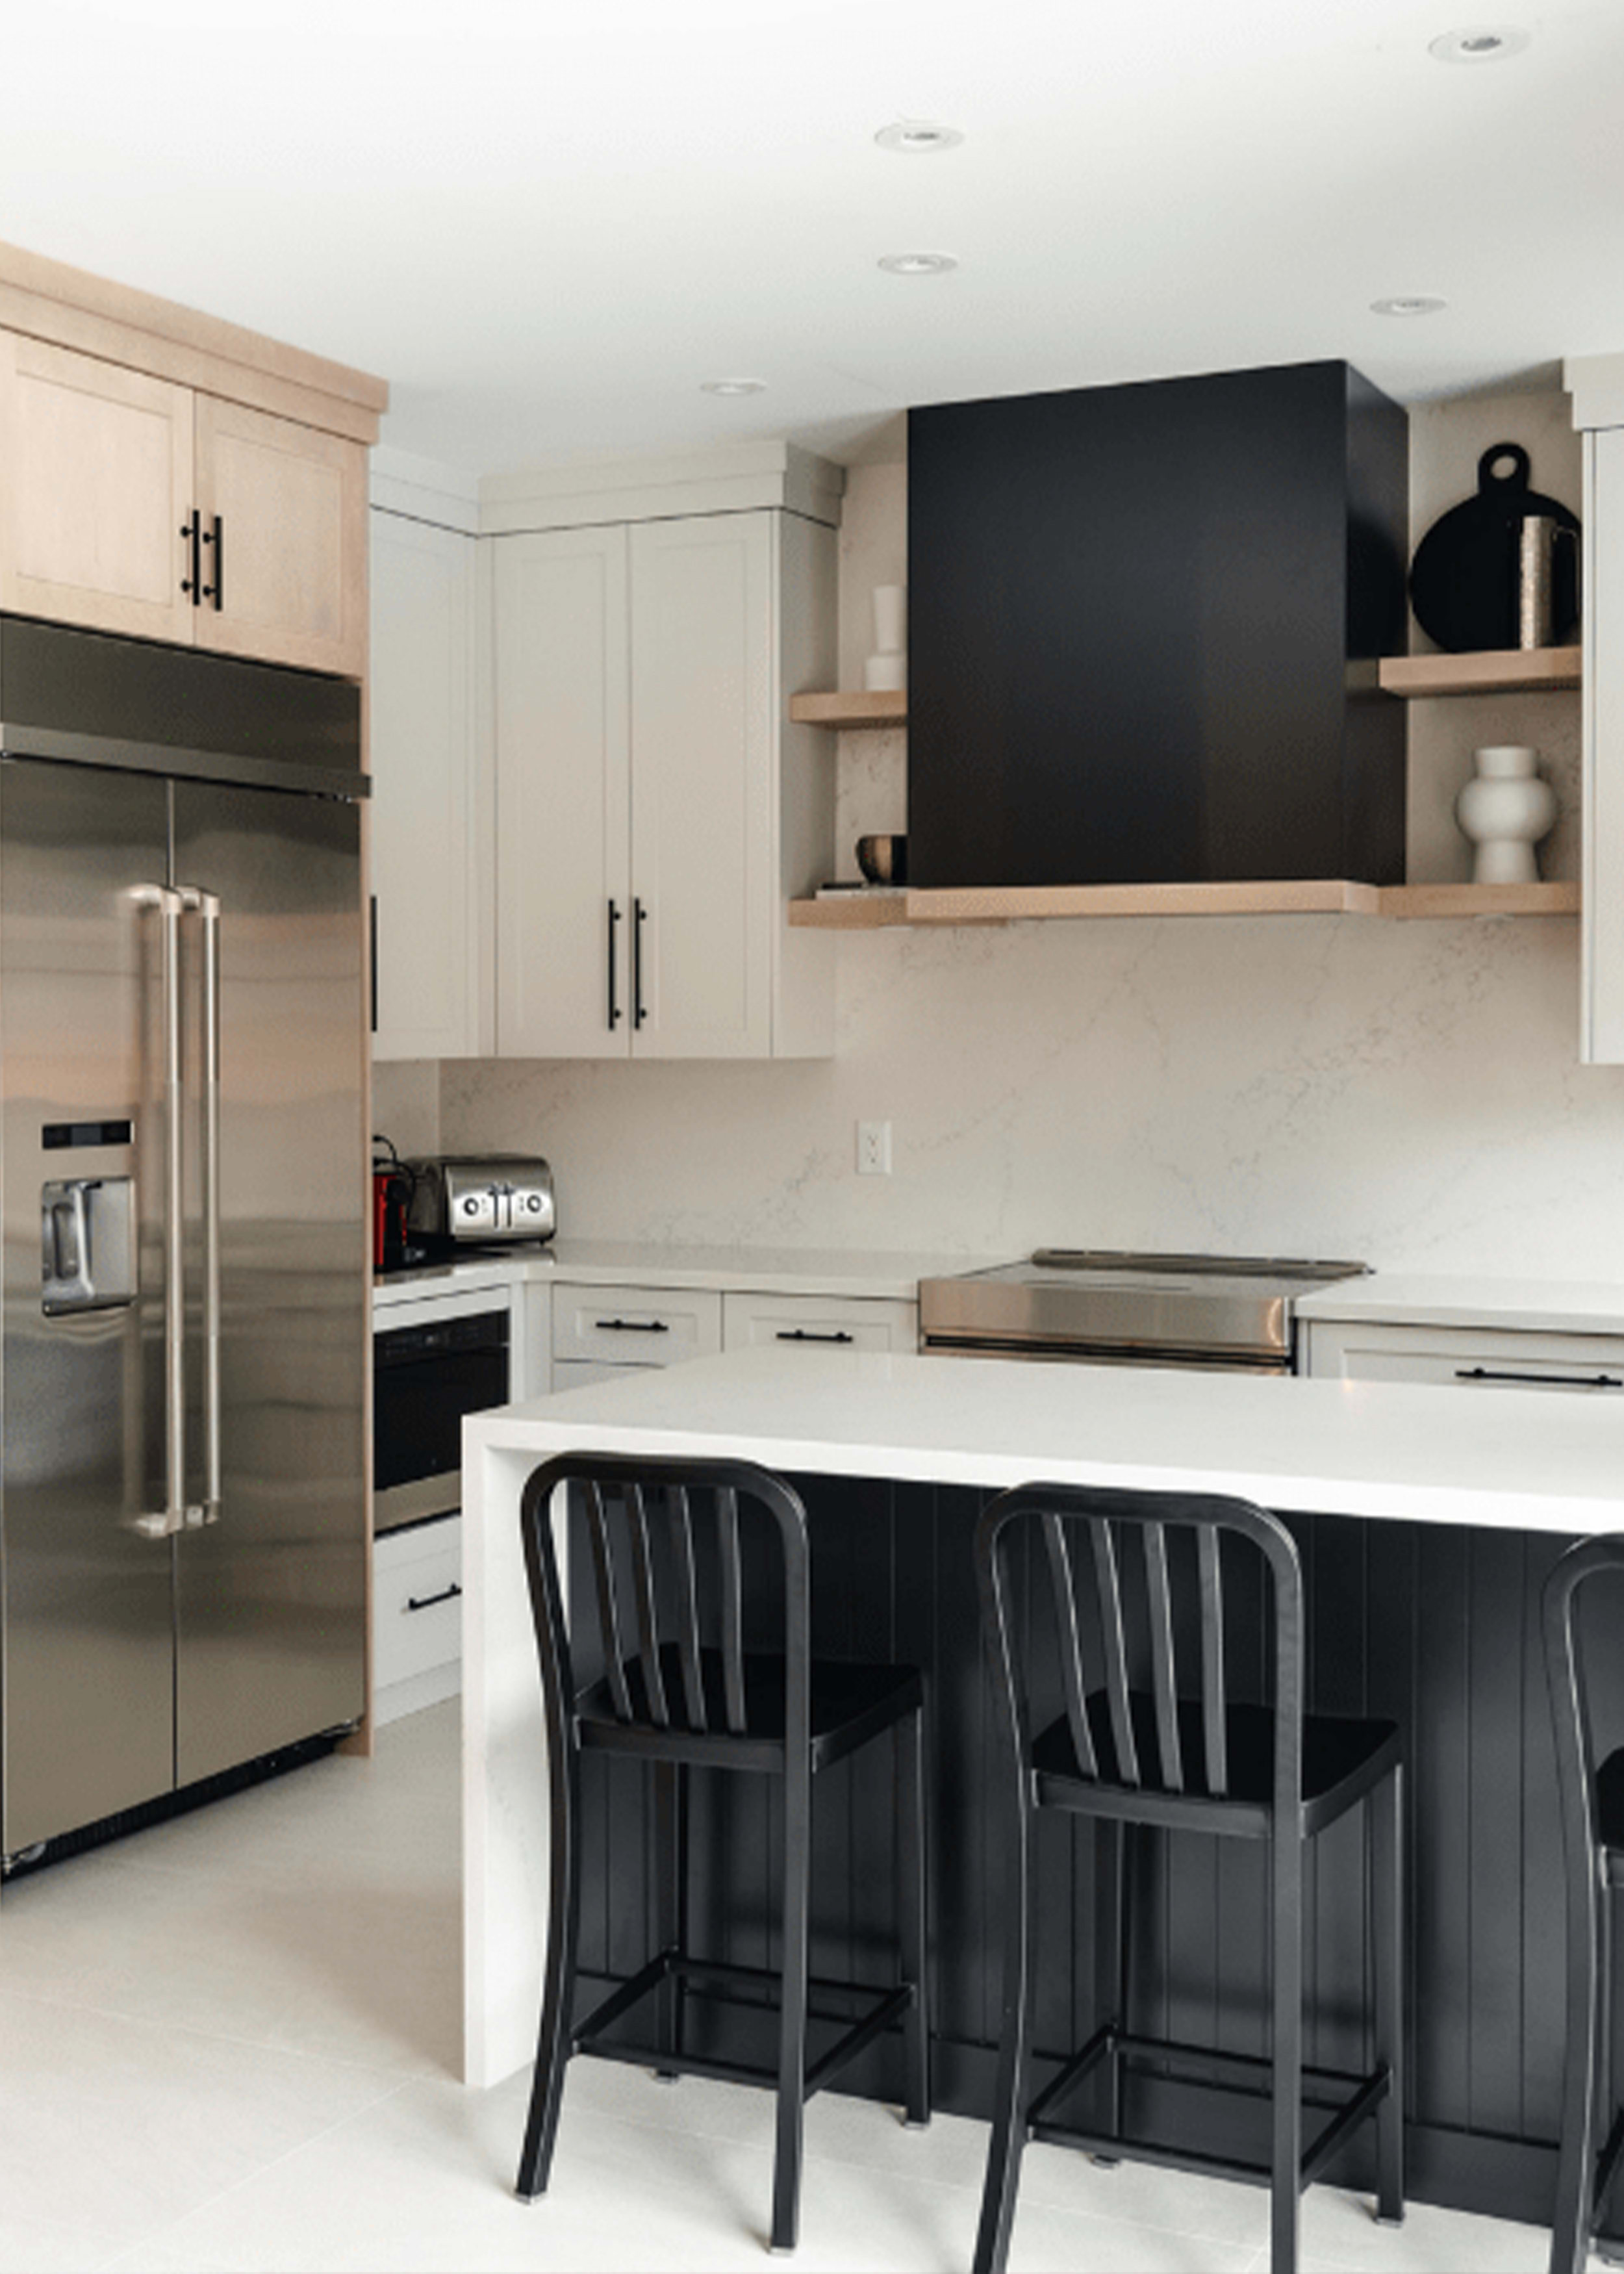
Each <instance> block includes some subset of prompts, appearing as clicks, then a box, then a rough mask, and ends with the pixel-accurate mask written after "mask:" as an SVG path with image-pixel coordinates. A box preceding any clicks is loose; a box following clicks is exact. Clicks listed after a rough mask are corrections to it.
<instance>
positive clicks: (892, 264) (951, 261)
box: [880, 252, 959, 276]
mask: <svg viewBox="0 0 1624 2274" xmlns="http://www.w3.org/2000/svg"><path fill="white" fill-rule="evenodd" d="M958 266H959V263H958V261H957V260H956V259H955V258H954V256H953V255H952V254H951V252H888V253H887V254H886V255H885V256H884V258H883V260H882V261H881V262H880V267H882V268H883V270H884V271H885V273H886V275H888V276H945V275H946V274H947V272H948V270H949V269H950V268H957V267H958Z"/></svg>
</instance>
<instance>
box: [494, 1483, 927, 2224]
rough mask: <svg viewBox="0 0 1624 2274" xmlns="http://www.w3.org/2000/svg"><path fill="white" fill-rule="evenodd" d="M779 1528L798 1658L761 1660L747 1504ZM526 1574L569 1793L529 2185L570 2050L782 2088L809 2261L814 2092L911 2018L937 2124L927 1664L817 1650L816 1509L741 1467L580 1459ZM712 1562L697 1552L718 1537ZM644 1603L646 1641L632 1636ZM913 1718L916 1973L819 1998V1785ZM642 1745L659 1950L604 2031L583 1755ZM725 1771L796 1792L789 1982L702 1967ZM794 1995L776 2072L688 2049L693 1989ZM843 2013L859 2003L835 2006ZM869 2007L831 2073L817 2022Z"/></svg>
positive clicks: (794, 2202) (906, 1785) (606, 2005)
mask: <svg viewBox="0 0 1624 2274" xmlns="http://www.w3.org/2000/svg"><path fill="white" fill-rule="evenodd" d="M560 1485H571V1486H575V1487H579V1488H580V1499H581V1502H582V1503H583V1506H584V1510H585V1516H586V1526H587V1532H588V1536H589V1538H590V1547H591V1556H592V1565H593V1573H594V1578H595V1583H596V1585H595V1598H596V1606H597V1617H598V1639H599V1641H600V1643H601V1645H602V1650H603V1658H604V1663H605V1674H604V1676H603V1678H602V1679H601V1680H600V1681H598V1682H596V1683H591V1684H590V1685H589V1686H587V1687H586V1688H584V1689H583V1690H580V1691H579V1692H577V1690H576V1687H575V1675H574V1672H573V1670H572V1666H571V1659H570V1644H569V1633H568V1620H567V1617H566V1613H565V1606H564V1600H563V1596H562V1593H561V1591H560V1585H559V1571H558V1561H557V1557H556V1555H555V1553H554V1548H553V1526H552V1521H551V1514H550V1504H551V1502H552V1499H553V1492H554V1489H555V1488H556V1487H558V1486H560ZM741 1501H743V1502H757V1503H759V1505H760V1506H761V1507H762V1508H763V1509H764V1510H766V1511H767V1513H768V1515H769V1516H770V1517H771V1518H772V1519H773V1522H774V1525H775V1527H776V1534H777V1540H778V1549H779V1555H780V1558H781V1573H782V1586H783V1595H782V1600H783V1631H784V1647H783V1650H782V1653H778V1652H774V1653H770V1654H768V1653H759V1652H753V1651H748V1650H747V1649H746V1648H745V1638H744V1615H743V1579H742V1565H741V1554H740V1518H741V1508H740V1503H741ZM521 1520H522V1523H523V1533H524V1560H525V1569H526V1571H527V1572H528V1575H529V1578H530V1601H531V1607H532V1608H533V1610H534V1613H535V1618H536V1632H537V1638H538V1647H539V1651H540V1658H541V1686H542V1699H543V1706H544V1708H545V1716H546V1727H547V1755H548V1766H549V1773H550V1781H551V1795H552V1842H553V1855H552V1874H551V1878H552V1906H551V1916H550V1919H549V1924H548V1929H547V1953H546V1967H545V1981H544V1985H543V2000H542V2015H541V2035H540V2040H539V2044H538V2050H537V2059H536V2082H535V2087H534V2090H533V2091H532V2093H531V2096H530V2120H529V2124H528V2126H527V2127H526V2130H525V2135H524V2147H523V2153H522V2155H521V2157H520V2160H519V2176H518V2188H517V2191H518V2193H519V2195H521V2196H523V2198H524V2199H525V2200H526V2201H530V2200H533V2199H534V2198H535V2197H536V2196H537V2195H540V2194H541V2193H543V2192H544V2191H545V2187H546V2184H547V2179H548V2174H549V2172H550V2171H551V2168H552V2163H553V2144H554V2142H555V2139H556V2137H557V2132H558V2120H559V2109H560V2104H561V2101H562V2097H563V2089H564V2069H565V2066H566V2064H567V2063H568V2059H569V2058H570V2055H571V2054H572V2053H576V2052H593V2053H598V2054H603V2055H606V2056H608V2057H609V2058H611V2059H617V2060H634V2061H636V2062H638V2063H639V2064H640V2065H641V2066H643V2067H653V2068H655V2069H656V2070H657V2071H658V2073H659V2074H662V2075H671V2076H674V2075H676V2074H679V2073H686V2074H697V2075H701V2076H719V2077H725V2078H728V2079H730V2080H733V2081H734V2082H750V2083H763V2084H773V2085H776V2087H777V2090H778V2151H777V2157H776V2162H775V2167H774V2176H773V2195H772V2248H773V2249H775V2250H790V2249H793V2248H794V2244H795V2239H796V2232H797V2226H798V2222H799V2218H800V2200H801V2131H802V2111H803V2108H804V2106H805V2104H806V2102H807V2101H808V2099H809V2098H810V2097H811V2096H812V2095H813V2094H814V2093H815V2092H816V2091H818V2090H821V2088H822V2087H823V2085H825V2084H827V2083H828V2082H830V2080H831V2077H833V2076H834V2075H835V2074H837V2073H838V2071H839V2070H840V2069H841V2068H843V2067H845V2066H846V2063H847V2062H848V2061H850V2060H852V2059H853V2058H854V2057H855V2056H856V2055H857V2054H858V2053H859V2052H861V2051H862V2050H863V2048H864V2047H865V2046H866V2045H868V2044H871V2043H872V2042H873V2040H874V2039H875V2038H876V2037H878V2036H879V2035H880V2033H881V2032H882V2031H883V2030H884V2029H889V2028H890V2027H891V2024H892V2023H893V2022H900V2024H901V2027H902V2033H903V2037H904V2045H905V2055H906V2095H907V2107H906V2121H907V2122H908V2123H909V2124H910V2125H922V2124H925V2123H928V2122H929V2116H930V2072H929V2012H928V2008H927V2002H926V1985H925V1854H926V1849H925V1781H924V1683H923V1678H922V1676H921V1674H920V1673H919V1671H918V1669H917V1668H914V1667H909V1666H873V1665H851V1664H846V1663H845V1662H837V1661H833V1660H818V1659H814V1658H813V1656H812V1654H811V1643H810V1605H811V1588H810V1567H809V1557H808V1540H807V1519H806V1510H805V1509H804V1508H803V1507H802V1505H801V1500H800V1498H799V1497H798V1495H796V1494H795V1493H794V1492H793V1491H792V1490H791V1488H790V1487H789V1486H788V1485H787V1484H786V1483H785V1482H784V1480H782V1478H779V1477H776V1476H773V1475H772V1474H771V1473H770V1472H768V1471H767V1470H765V1469H761V1468H756V1467H752V1466H750V1465H747V1464H745V1463H743V1462H739V1461H726V1462H715V1461H710V1462H707V1461H682V1460H653V1459H649V1460H635V1461H634V1460H626V1459H621V1458H619V1457H614V1456H611V1455H607V1454H602V1455H600V1454H596V1453H570V1454H566V1455H565V1456H563V1457H561V1458H560V1459H557V1460H552V1461H547V1462H545V1463H544V1464H543V1465H541V1466H540V1467H539V1468H538V1469H536V1470H534V1471H533V1472H531V1474H530V1479H529V1480H528V1481H527V1483H526V1485H525V1487H524V1492H523V1499H522V1502H521ZM702 1525H703V1526H708V1527H709V1530H710V1535H711V1536H710V1540H709V1543H708V1544H709V1546H710V1547H711V1548H712V1549H713V1551H714V1552H713V1553H711V1554H696V1553H695V1542H696V1535H697V1534H698V1532H699V1530H700V1527H701V1526H702ZM623 1588H624V1589H626V1590H628V1592H629V1595H630V1600H631V1607H632V1634H633V1637H634V1639H632V1640H631V1641H630V1642H629V1643H628V1639H627V1637H626V1633H625V1630H624V1629H623V1625H622V1617H621V1609H620V1601H621V1591H622V1589H623ZM897 1725H902V1726H899V1727H898V1793H899V1809H898V1814H899V1818H900V1822H899V1826H898V1831H899V1835H900V1836H899V1841H898V1862H899V1878H900V1883H901V1884H900V1887H899V1890H898V1893H899V1914H900V1917H899V1929H900V1931H899V1936H898V1941H899V1945H900V1967H899V1972H900V1977H901V1978H900V1980H899V1981H898V1984H896V1986H895V1987H893V1988H891V1989H889V1990H881V1989H876V1988H874V1987H872V1986H870V1985H865V1984H852V1983H834V1982H815V1983H812V1984H810V1985H809V1986H810V1989H811V1991H812V1992H813V1993H815V1994H816V1999H817V2004H816V2007H810V2008H809V2006H808V1949H807V1944H808V1879H809V1866H810V1858H811V1841H812V1782H813V1779H814V1777H815V1776H816V1774H817V1773H818V1772H819V1771H820V1770H823V1769H826V1768H831V1767H832V1766H833V1765H834V1764H835V1763H836V1762H837V1761H839V1760H843V1759H845V1758H846V1755H847V1754H848V1753H852V1752H854V1751H856V1750H857V1749H858V1747H859V1746H861V1745H865V1744H867V1743H868V1742H869V1740H870V1739H871V1738H874V1737H876V1736H880V1735H881V1734H882V1733H883V1731H884V1730H886V1729H889V1728H892V1727H893V1726H897ZM593 1748H596V1749H599V1750H601V1751H605V1752H612V1753H620V1754H622V1755H627V1754H629V1755H631V1756H633V1757H635V1758H639V1759H643V1760H647V1761H651V1762H653V1763H654V1764H655V1765H656V1773H657V1777H658V1781H659V1794H658V1797H659V1801H660V1806H659V1811H658V1814H659V1818H660V1820H661V1825H662V1831H663V1834H664V1837H663V1841H662V1844H663V1847H664V1850H665V1852H664V1855H663V1856H662V1859H661V1867H660V1869H661V1900H660V1930H659V1932H660V1942H661V1947H660V1948H659V1949H658V1951H657V1952H656V1953H655V1954H654V1955H653V1957H652V1958H651V1959H650V1961H649V1962H648V1964H647V1965H646V1966H644V1967H643V1969H641V1971H640V1972H638V1973H637V1974H635V1976H634V1977H632V1979H631V1980H630V1981H629V1982H627V1983H624V1984H621V1985H620V1987H619V1988H618V1989H616V1990H615V1991H613V1992H612V1993H611V1995H610V1996H609V1997H607V1998H605V1999H603V2001H602V2002H601V2003H600V2004H599V2005H598V2007H596V2008H595V2010H594V2011H593V2012H592V2013H591V2014H590V2015H589V2016H588V2017H587V2019H586V2020H584V2021H583V2022H580V2023H578V2024H575V2025H573V2026H572V2022H571V2015H572V2014H573V2012H574V2007H575V1959H576V1941H577V1933H578V1927H579V1914H580V1907H581V1824H580V1818H581V1797H580V1758H581V1754H582V1752H583V1751H584V1750H589V1749H593ZM694 1768H714V1769H726V1770H730V1771H733V1772H734V1773H741V1774H746V1775H750V1774H754V1775H758V1776H771V1777H777V1778H779V1779H781V1780H782V1782H783V1787H784V1834H783V1879H784V1888H783V1947H782V1953H781V1962H780V1965H779V1968H778V1972H777V1973H776V1975H775V1974H774V1973H772V1972H771V1971H768V1970H765V1969H758V1968H755V1967H744V1966H733V1965H723V1964H720V1963H717V1962H711V1961H709V1960H702V1959H699V1958H695V1957H693V1956H691V1955H690V1954H688V1952H687V1950H686V1949H685V1948H684V1946H683V1945H684V1942H685V1939H686V1927H685V1910H686V1901H685V1878H686V1872H685V1863H684V1857H685V1846H686V1842H685V1819H686V1810H687V1777H688V1771H689V1770H690V1769H694ZM775 1985H776V1988H777V1991H778V2015H779V2019H778V2067H777V2070H776V2072H775V2071H773V2070H770V2069H764V2068H752V2067H743V2066H741V2065H740V2064H738V2063H735V2062H732V2061H726V2060H722V2059H711V2058H708V2057H704V2056H701V2055H698V2054H695V2053H693V2052H689V2051H688V2049H687V2047H686V2045H685V2043H684V2003H685V2000H686V1998H687V1997H688V1994H689V1993H690V1992H692V1993H695V1994H701V1993H705V1994H712V1995H719V1996H721V1997H722V1998H724V1999H726V1998H727V1997H728V1995H729V1993H730V1992H732V1993H738V1992H742V1993H744V1996H743V1999H742V2000H741V2002H745V2003H749V2004H754V2005H756V2006H757V2007H759V2006H760V2005H761V2003H762V2002H763V1996H764V1994H765V1993H767V1992H771V1990H772V1989H773V1988H774V1987H775ZM655 1994H658V2012H657V2029H656V2034H657V2036H658V2039H659V2040H660V2042H659V2043H658V2044H657V2045H656V2046H654V2047H652V2048H642V2047H634V2046H629V2045H627V2044H623V2043H620V2042H619V2041H610V2040H606V2039H605V2037H603V2036H602V2034H601V2033H602V2032H603V2031H604V2030H605V2029H608V2028H609V2026H610V2025H611V2023H612V2022H616V2021H618V2020H620V2019H621V2018H622V2017H623V2016H624V2015H625V2014H628V2013H629V2012H630V2011H631V2010H632V2008H633V2007H635V2006H637V2005H638V2004H640V2003H641V2002H642V2001H643V1999H645V1998H648V1997H650V1995H655ZM831 2001H833V2002H835V2003H837V2004H843V2005H844V2006H845V2007H846V2009H847V2010H846V2011H845V2012H843V2013H842V2014H840V2015H838V2017H837V2016H836V2015H834V2014H831V2013H830V2012H829V2011H828V2007H829V2005H830V2003H831ZM853 2002H856V2003H858V2004H860V2005H866V2006H867V2007H868V2011H867V2012H866V2013H863V2014H861V2016H860V2017H859V2018H858V2020H857V2021H856V2022H854V2023H853V2025H852V2026H851V2027H849V2028H848V2029H846V2032H845V2034H844V2035H843V2036H842V2037H839V2038H838V2040H837V2041H836V2042H835V2043H834V2044H832V2045H831V2046H830V2047H829V2049H828V2050H827V2051H826V2052H823V2054H822V2055H821V2056H820V2057H819V2058H818V2059H816V2061H814V2062H813V2063H812V2064H811V2066H810V2067H808V2061H807V2023H808V2013H809V2011H810V2014H811V2018H813V2019H819V2020H833V2019H836V2018H839V2019H842V2020H846V2019H849V2008H850V2006H851V2005H852V2003H853Z"/></svg>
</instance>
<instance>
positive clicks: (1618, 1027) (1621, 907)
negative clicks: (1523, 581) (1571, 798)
mask: <svg viewBox="0 0 1624 2274" xmlns="http://www.w3.org/2000/svg"><path fill="white" fill-rule="evenodd" d="M1584 446H1585V455H1584V471H1585V484H1584V487H1585V501H1584V892H1583V910H1584V914H1583V928H1584V929H1583V944H1584V980H1583V1035H1582V1039H1581V1043H1580V1056H1581V1057H1582V1058H1583V1059H1584V1061H1585V1063H1586V1064H1587V1065H1624V426H1608V427H1604V428H1603V429H1602V430H1601V431H1600V432H1599V433H1590V434H1587V435H1586V436H1585V438H1584Z"/></svg>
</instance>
